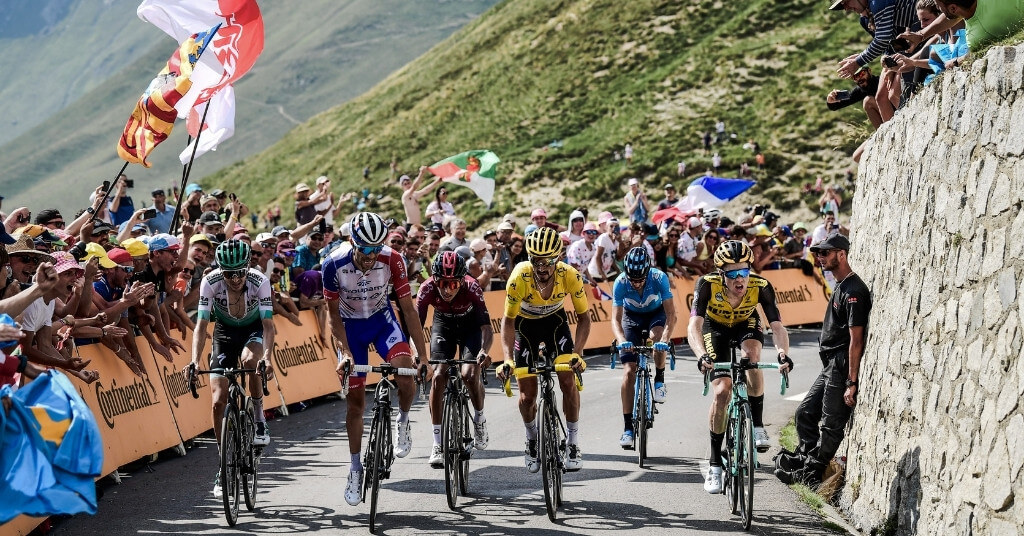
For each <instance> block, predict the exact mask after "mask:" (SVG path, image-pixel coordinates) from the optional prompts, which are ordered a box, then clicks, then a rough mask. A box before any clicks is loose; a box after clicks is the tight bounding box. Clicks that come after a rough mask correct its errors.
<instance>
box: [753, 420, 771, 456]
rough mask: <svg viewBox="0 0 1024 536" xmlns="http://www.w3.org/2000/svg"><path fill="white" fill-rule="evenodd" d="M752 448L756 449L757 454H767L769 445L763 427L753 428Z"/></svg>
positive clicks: (766, 433) (766, 431)
mask: <svg viewBox="0 0 1024 536" xmlns="http://www.w3.org/2000/svg"><path fill="white" fill-rule="evenodd" d="M754 447H756V448H757V451H758V452H768V448H769V447H771V443H770V442H769V440H768V430H765V429H764V427H763V426H755V427H754Z"/></svg>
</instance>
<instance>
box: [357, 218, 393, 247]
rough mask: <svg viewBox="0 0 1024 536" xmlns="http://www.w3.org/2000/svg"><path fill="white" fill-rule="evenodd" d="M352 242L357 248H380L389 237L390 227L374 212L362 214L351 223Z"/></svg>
mask: <svg viewBox="0 0 1024 536" xmlns="http://www.w3.org/2000/svg"><path fill="white" fill-rule="evenodd" d="M350 230H351V232H352V240H353V241H354V242H355V243H356V245H357V246H379V245H381V244H383V243H384V239H385V238H387V236H388V225H387V224H386V223H384V219H383V218H381V217H380V216H378V215H377V214H374V213H373V212H360V213H359V214H356V215H355V216H354V217H353V218H352V221H351V225H350Z"/></svg>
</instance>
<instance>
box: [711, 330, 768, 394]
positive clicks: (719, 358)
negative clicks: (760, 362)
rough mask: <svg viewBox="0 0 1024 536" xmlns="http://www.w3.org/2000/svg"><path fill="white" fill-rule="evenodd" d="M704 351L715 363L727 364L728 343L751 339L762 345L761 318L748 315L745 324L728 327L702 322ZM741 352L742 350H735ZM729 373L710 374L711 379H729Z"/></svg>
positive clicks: (739, 342) (729, 349) (720, 371)
mask: <svg viewBox="0 0 1024 536" xmlns="http://www.w3.org/2000/svg"><path fill="white" fill-rule="evenodd" d="M703 331H704V351H705V352H707V354H708V355H709V356H710V357H711V359H712V360H713V361H714V362H715V363H728V362H730V360H732V349H731V348H730V346H729V344H730V341H736V343H737V344H742V343H743V341H747V340H750V339H753V340H755V341H757V342H759V343H760V344H761V345H764V333H762V332H761V317H760V316H759V315H757V314H753V315H750V318H748V319H747V320H746V322H740V323H739V324H736V325H735V326H732V327H729V326H726V325H725V324H719V323H718V322H715V321H714V320H711V319H708V320H707V321H706V322H704V330H703ZM737 352H742V350H737ZM731 375H732V374H731V371H729V370H725V369H716V370H714V371H713V372H712V373H711V379H712V380H717V379H718V378H728V377H730V376H731Z"/></svg>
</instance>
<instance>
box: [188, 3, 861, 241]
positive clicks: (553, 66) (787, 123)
mask: <svg viewBox="0 0 1024 536" xmlns="http://www.w3.org/2000/svg"><path fill="white" fill-rule="evenodd" d="M867 39H868V38H867V36H866V35H865V34H864V33H863V31H862V30H861V29H860V27H859V26H858V25H857V24H856V21H855V20H853V19H852V18H851V19H846V20H844V19H843V17H842V15H840V14H835V13H831V14H830V13H828V12H827V11H826V6H825V5H824V3H823V2H821V1H820V0H789V1H783V2H779V1H772V0H750V1H747V2H727V1H723V0H680V1H666V0H663V1H657V0H644V1H635V2H625V3H624V2H613V1H609V0H577V1H570V0H563V1H551V0H518V1H506V2H503V3H502V4H500V5H498V6H496V7H495V8H493V9H492V10H490V11H489V12H488V13H486V14H485V15H484V16H483V17H481V18H479V19H477V20H476V21H474V22H473V23H471V24H469V25H467V26H466V27H465V28H463V29H462V30H461V31H459V32H458V33H456V34H455V35H453V36H452V37H450V38H448V39H447V40H445V41H444V42H442V43H440V44H439V45H437V46H436V47H435V48H434V49H433V50H431V51H430V53H428V54H426V55H424V56H423V57H421V58H419V59H417V60H416V61H414V62H412V63H411V64H409V65H407V66H406V67H405V68H403V69H401V70H400V71H398V72H397V73H395V74H393V75H391V76H389V77H388V78H387V79H386V80H384V81H383V82H381V83H380V84H378V85H377V86H376V87H374V88H373V89H372V90H370V91H369V92H367V93H366V94H364V95H362V96H360V97H359V98H357V99H355V100H353V101H351V102H348V103H346V104H344V105H342V106H339V107H337V108H335V109H332V110H330V111H328V112H324V113H322V114H320V115H318V116H316V117H314V118H313V119H312V120H310V121H309V122H307V123H306V124H304V125H302V126H301V127H298V128H296V129H295V130H293V131H292V132H290V133H289V134H288V135H287V136H285V137H284V138H283V139H282V140H281V141H280V142H279V143H277V144H276V145H274V146H273V147H272V148H271V149H269V150H267V151H265V152H263V153H261V154H259V155H256V156H253V157H251V158H247V159H246V160H245V161H243V162H241V163H239V164H236V165H234V166H232V167H230V168H228V169H226V170H224V171H223V172H221V173H218V174H216V175H215V176H213V177H211V178H210V179H209V181H208V182H209V183H210V184H217V185H219V186H221V187H224V188H227V189H230V190H235V191H238V192H239V193H240V194H242V195H244V196H245V198H247V199H250V200H253V201H255V202H256V203H257V204H266V203H271V202H281V203H282V206H290V204H289V201H290V192H291V187H292V186H293V185H294V184H295V182H297V180H307V181H311V180H312V178H314V177H316V176H317V175H320V174H327V175H329V176H331V177H332V178H334V179H336V180H335V186H336V188H337V187H338V186H339V185H340V187H341V188H342V189H345V190H358V189H361V188H363V187H364V186H368V187H371V189H372V190H374V191H375V192H381V191H389V192H390V193H391V194H396V193H397V191H398V190H397V188H395V187H394V186H392V185H387V183H386V179H387V170H388V163H389V162H390V160H391V158H392V157H393V156H395V155H397V157H398V160H399V163H400V166H401V167H402V168H403V169H405V170H414V169H416V168H417V167H418V166H419V165H421V164H429V163H432V162H434V161H436V160H439V159H441V158H443V157H446V156H449V155H451V154H454V153H457V152H460V151H463V150H467V149H471V148H489V149H491V150H493V151H495V152H496V153H497V154H498V155H499V156H500V157H501V158H502V160H503V162H502V164H500V165H499V177H498V181H499V189H498V193H497V195H496V199H495V206H494V207H493V208H492V209H491V210H490V211H489V212H488V211H486V209H485V207H484V206H483V205H482V204H481V203H480V202H479V201H477V200H476V199H475V198H474V197H473V196H472V193H471V192H469V191H468V190H467V189H464V188H455V189H454V190H453V194H454V197H455V199H456V200H457V201H459V204H458V210H459V212H460V214H463V215H465V216H468V218H469V219H470V220H471V221H472V222H480V221H483V220H487V219H491V218H496V217H500V215H501V214H503V213H505V212H509V211H511V212H516V213H518V214H520V215H521V216H522V215H524V214H525V213H526V212H527V211H528V210H529V208H530V207H532V206H534V205H536V204H540V205H544V206H546V207H547V208H548V209H549V211H550V210H551V209H555V210H556V211H557V216H556V218H558V219H564V218H565V217H567V214H568V209H569V208H570V207H571V206H573V205H575V204H577V203H580V204H586V205H587V206H589V207H591V208H592V209H596V208H605V207H606V206H607V207H613V209H618V211H619V212H621V209H620V208H619V201H618V200H619V199H621V196H622V194H623V193H624V191H625V190H624V187H623V185H624V184H625V180H626V178H628V177H631V176H637V177H640V178H641V180H642V181H643V182H644V184H645V185H646V187H647V189H648V191H649V192H650V193H651V196H652V198H656V197H660V185H661V184H662V183H663V182H665V181H666V180H672V181H673V182H677V183H678V182H682V181H679V180H677V179H676V178H675V171H676V162H677V161H678V160H679V159H680V158H683V159H685V160H686V161H687V163H688V165H689V168H688V175H689V177H688V178H693V177H696V176H699V175H700V174H702V173H703V171H704V169H705V168H706V167H709V166H710V156H704V155H703V154H702V150H701V144H700V137H699V135H700V133H701V132H703V131H704V130H705V129H708V128H712V126H713V125H714V123H715V122H716V121H717V120H718V119H719V118H720V119H721V120H723V121H725V123H726V125H727V129H728V131H730V132H736V133H737V134H738V139H737V140H736V142H734V143H731V144H728V145H725V146H723V147H716V148H715V150H718V151H720V152H721V153H722V156H723V157H724V159H725V162H726V167H725V169H726V170H735V169H737V168H738V166H739V165H740V163H742V162H743V161H747V162H749V163H750V164H751V165H753V155H752V154H751V153H750V152H749V151H746V150H744V149H743V148H742V147H741V145H742V144H743V142H744V141H745V140H746V139H754V140H757V141H758V142H759V143H760V145H761V147H762V149H763V151H764V152H765V153H766V155H767V159H768V172H767V173H766V174H764V175H762V176H761V179H760V181H759V184H758V186H757V188H756V189H755V191H754V192H755V193H754V195H755V196H757V197H759V198H764V199H768V200H769V201H770V202H772V203H773V204H774V205H776V206H779V207H780V208H782V209H785V210H788V211H790V213H797V214H801V213H809V210H807V209H806V206H805V205H804V203H803V202H802V201H801V200H800V198H799V197H798V195H797V194H796V192H795V190H796V189H797V188H798V187H799V186H800V185H802V184H803V182H804V181H812V180H814V177H815V176H816V175H819V174H820V175H822V176H824V177H825V178H826V180H832V179H833V178H835V177H838V176H840V175H841V174H842V173H843V172H844V171H845V169H846V168H847V166H848V165H849V160H848V157H847V155H848V154H849V152H850V151H851V150H852V149H853V148H855V147H856V145H857V144H858V143H859V137H862V136H863V135H864V134H866V130H865V127H864V125H865V120H864V114H863V112H862V111H860V110H855V109H847V110H845V111H843V112H840V113H835V112H829V111H828V110H827V109H826V108H825V104H824V96H825V94H827V92H828V91H829V90H830V89H832V88H833V87H847V86H848V85H849V84H848V83H846V82H843V81H840V80H838V79H836V77H835V74H834V69H835V63H836V61H837V60H838V59H839V58H842V57H845V56H847V55H849V54H851V53H854V52H856V51H858V50H860V49H862V47H863V46H864V45H865V44H866V42H867ZM553 140H561V142H562V144H563V146H562V148H560V149H546V146H547V145H548V144H549V143H550V142H552V141H553ZM627 142H628V143H631V144H632V145H633V147H634V149H635V151H636V153H635V159H634V162H633V164H632V166H630V167H626V166H624V165H623V163H622V162H613V160H612V155H613V152H614V151H616V150H621V148H622V146H623V145H624V144H625V143H627ZM365 165H369V166H370V167H371V170H372V174H371V181H370V182H371V183H370V184H366V185H364V184H363V182H362V176H361V173H360V170H361V169H362V168H363V166H365ZM731 174H733V175H734V174H735V171H731ZM687 182H688V181H687ZM339 183H340V184H339ZM395 197H396V196H395V195H391V196H389V199H390V200H388V199H386V200H385V202H384V204H383V205H384V206H383V208H382V210H383V211H384V212H389V213H391V214H394V215H398V214H400V210H401V209H400V207H399V206H398V204H397V202H395V201H394V200H393V199H394V198H395Z"/></svg>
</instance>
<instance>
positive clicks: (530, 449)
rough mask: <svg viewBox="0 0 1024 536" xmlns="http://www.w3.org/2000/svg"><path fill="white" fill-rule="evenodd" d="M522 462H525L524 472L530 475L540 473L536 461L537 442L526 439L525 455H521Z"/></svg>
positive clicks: (538, 463) (538, 464)
mask: <svg viewBox="0 0 1024 536" xmlns="http://www.w3.org/2000/svg"><path fill="white" fill-rule="evenodd" d="M523 461H524V462H526V470H527V471H529V472H531V473H536V472H537V471H540V462H539V461H538V460H537V440H536V439H527V440H526V453H525V454H524V455H523Z"/></svg>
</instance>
